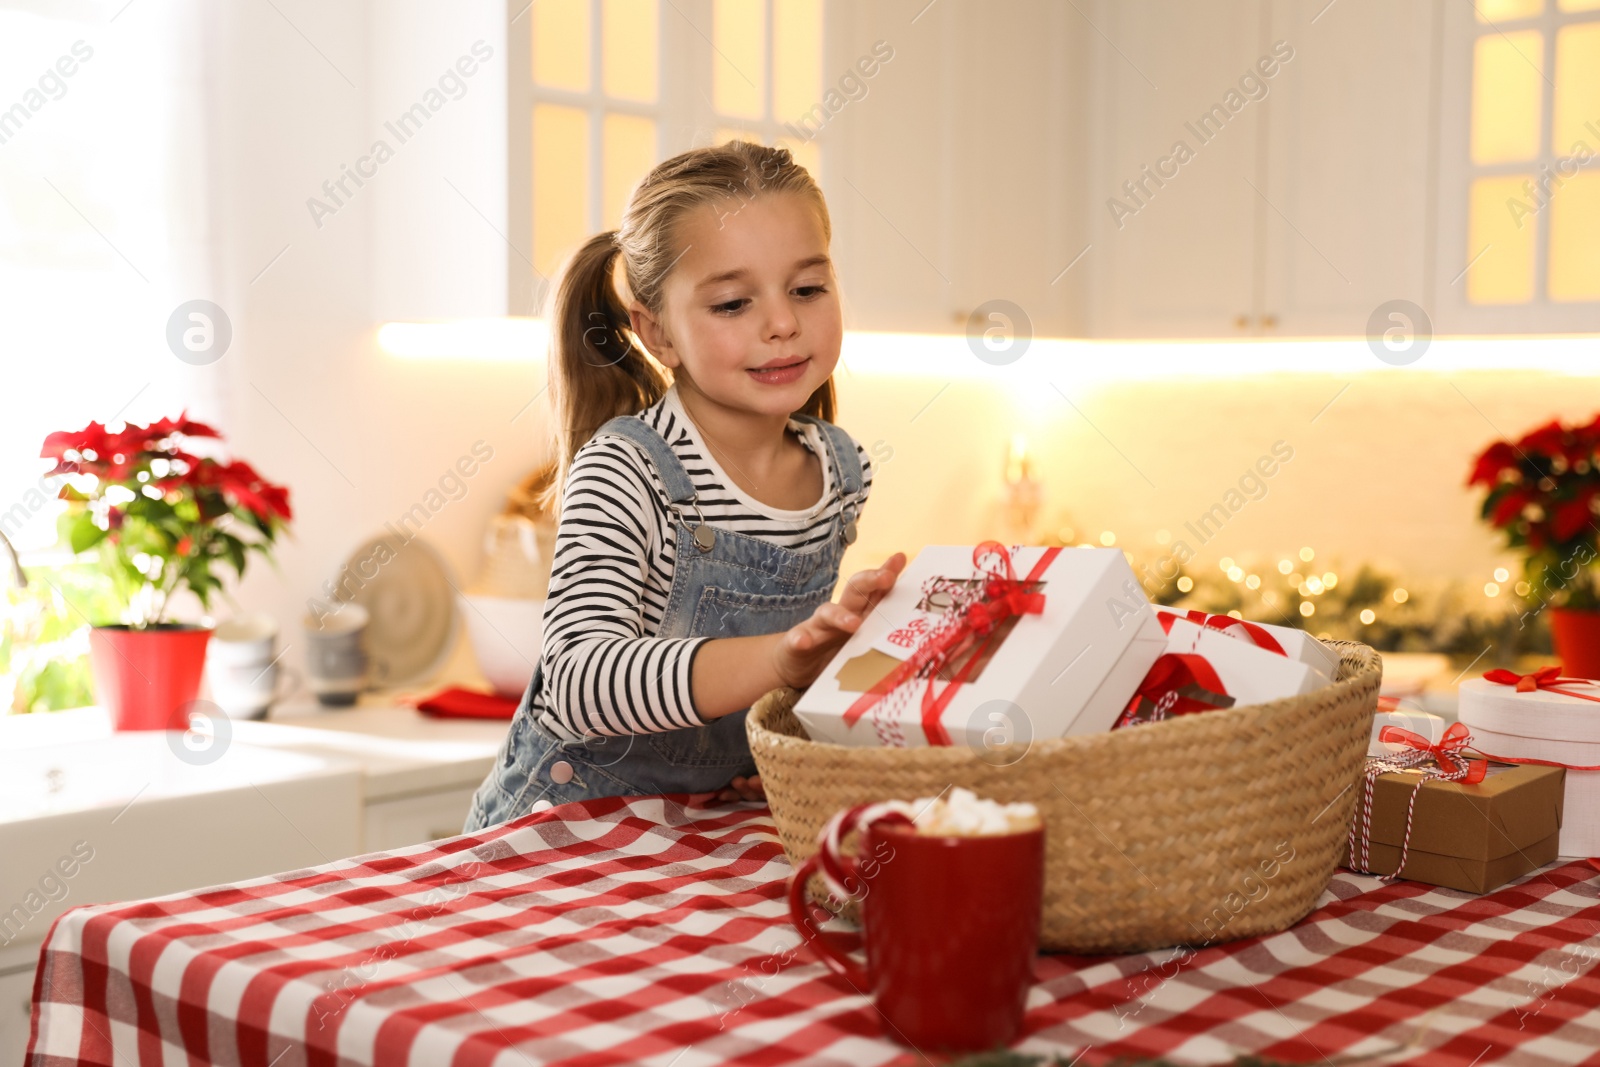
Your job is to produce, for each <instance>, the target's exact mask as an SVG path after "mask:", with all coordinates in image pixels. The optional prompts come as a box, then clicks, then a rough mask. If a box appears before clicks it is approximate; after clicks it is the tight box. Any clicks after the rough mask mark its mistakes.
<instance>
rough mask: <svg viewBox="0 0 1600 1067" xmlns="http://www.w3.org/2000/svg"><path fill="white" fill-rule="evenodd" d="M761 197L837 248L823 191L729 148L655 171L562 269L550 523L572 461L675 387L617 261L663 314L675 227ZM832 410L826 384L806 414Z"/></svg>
mask: <svg viewBox="0 0 1600 1067" xmlns="http://www.w3.org/2000/svg"><path fill="white" fill-rule="evenodd" d="M764 191H765V192H792V193H796V194H798V195H800V196H801V197H803V198H805V199H806V200H807V201H808V202H809V203H810V204H811V205H812V207H813V208H814V209H815V210H816V212H817V217H818V219H819V221H820V222H821V223H822V230H823V234H824V236H825V237H827V238H828V239H830V240H831V238H832V234H833V228H832V225H831V223H830V222H829V219H828V206H827V204H826V203H825V202H824V201H823V199H822V190H821V189H819V188H818V187H817V184H816V182H815V181H814V180H813V179H812V177H811V175H810V174H809V173H807V171H806V169H805V168H804V167H802V166H801V165H800V164H798V163H796V162H795V161H794V157H793V156H791V155H790V154H789V151H788V150H787V149H784V148H772V147H768V146H766V145H758V144H752V143H750V142H748V141H729V142H727V143H726V144H722V145H713V146H710V147H706V148H695V149H691V150H690V151H688V152H684V153H681V154H679V155H676V156H674V157H672V158H671V159H669V160H666V161H665V162H663V163H659V164H657V165H656V167H655V168H654V169H653V170H651V171H650V173H649V174H647V175H645V177H644V180H642V181H641V182H640V183H639V185H638V187H637V188H635V189H634V190H633V193H632V195H631V196H630V197H629V198H628V204H627V207H626V208H625V209H624V210H623V213H622V228H621V229H620V230H608V231H606V232H605V233H599V234H596V235H595V236H593V237H591V238H589V240H587V241H586V242H584V244H583V247H581V248H579V249H578V251H577V252H575V253H573V256H572V258H571V259H569V260H568V261H567V262H566V264H565V265H564V266H563V267H562V269H561V275H560V277H559V278H558V279H557V281H556V284H555V285H554V287H553V288H552V289H551V295H550V299H549V302H548V306H547V307H546V309H545V321H546V322H547V323H549V325H550V365H549V376H548V380H549V383H550V407H551V411H552V413H553V414H554V417H555V436H556V459H555V476H554V477H553V478H552V479H551V480H550V483H549V485H548V486H547V487H546V488H545V489H544V490H543V492H542V493H541V494H540V495H539V498H538V502H539V504H540V506H541V507H543V508H544V510H545V511H546V512H547V513H549V514H552V515H556V516H557V517H559V514H560V509H561V497H562V494H563V493H564V492H565V488H566V484H567V474H568V472H569V471H570V470H571V469H572V461H573V459H574V458H575V457H576V456H577V454H578V449H580V448H582V447H583V446H584V445H585V444H586V443H587V442H588V440H589V438H591V437H593V436H594V434H595V431H596V430H598V429H599V428H600V427H601V426H603V425H604V424H605V423H606V422H608V421H609V420H611V419H613V418H615V417H616V416H618V415H637V414H638V413H639V412H641V411H643V410H644V409H645V408H647V407H649V406H651V405H652V404H654V403H655V402H656V401H658V400H660V399H661V397H662V396H663V395H665V393H666V391H667V389H668V388H670V387H671V381H672V379H671V375H670V373H669V372H668V371H667V369H666V368H665V367H663V366H661V364H659V363H657V362H656V361H655V359H654V358H653V357H652V356H651V355H650V354H649V353H648V352H646V351H645V349H644V345H643V344H641V343H640V342H639V340H638V339H637V338H635V337H634V335H633V331H632V329H631V328H630V321H631V320H630V318H629V315H628V306H627V305H626V304H624V303H623V301H622V297H621V295H620V294H618V292H617V287H616V285H615V284H614V283H613V281H612V272H613V270H614V269H615V266H616V259H617V256H618V255H619V254H621V255H622V257H623V266H624V267H625V268H626V273H625V276H626V279H627V285H628V289H629V290H630V291H631V293H632V294H633V299H635V300H637V301H638V302H639V303H640V304H642V305H643V306H644V307H645V308H647V309H649V310H650V311H652V312H655V313H659V312H660V310H661V291H662V284H663V283H664V282H665V280H666V277H667V275H668V274H669V273H670V272H671V270H672V267H673V265H674V264H676V263H677V261H678V259H679V258H680V253H679V252H678V251H676V242H675V241H674V240H673V238H674V232H673V231H674V229H675V227H676V224H677V222H678V220H679V219H680V218H682V217H683V215H684V214H685V213H686V212H687V211H689V210H690V209H692V208H694V207H696V206H697V205H700V204H706V203H713V202H716V201H718V200H720V199H723V198H726V197H728V196H734V195H737V196H740V197H744V196H753V195H756V194H757V193H759V192H764ZM836 405H837V399H836V396H835V393H834V387H833V377H832V376H831V375H830V376H829V377H828V380H827V381H825V382H823V383H822V384H821V385H820V386H818V387H817V388H816V390H815V391H814V392H812V394H811V396H809V397H808V398H807V399H806V402H805V405H804V406H803V407H802V408H801V409H800V411H801V413H803V414H806V415H813V416H815V417H817V418H819V419H823V420H825V421H827V422H832V421H834V412H835V410H836Z"/></svg>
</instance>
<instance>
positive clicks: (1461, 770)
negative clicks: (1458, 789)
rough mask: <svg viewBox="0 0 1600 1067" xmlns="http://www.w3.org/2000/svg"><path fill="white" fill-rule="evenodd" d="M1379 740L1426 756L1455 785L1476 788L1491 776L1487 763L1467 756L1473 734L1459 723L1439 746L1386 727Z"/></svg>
mask: <svg viewBox="0 0 1600 1067" xmlns="http://www.w3.org/2000/svg"><path fill="white" fill-rule="evenodd" d="M1378 740H1379V741H1387V742H1388V743H1389V744H1391V745H1405V746H1406V747H1407V748H1414V749H1416V750H1417V751H1419V752H1425V753H1427V754H1428V755H1430V756H1432V757H1433V760H1434V762H1435V763H1437V764H1438V765H1439V767H1440V768H1441V769H1442V770H1443V771H1444V772H1445V774H1446V775H1447V776H1448V777H1449V778H1450V779H1451V780H1452V781H1458V782H1465V783H1467V784H1468V785H1476V784H1477V783H1479V782H1481V781H1483V776H1484V775H1486V774H1488V773H1489V761H1488V760H1486V759H1482V758H1477V759H1474V758H1472V757H1470V756H1467V755H1465V752H1466V748H1467V743H1468V742H1469V741H1471V740H1472V734H1471V732H1470V731H1469V730H1468V729H1467V728H1466V727H1465V726H1463V725H1462V724H1461V723H1459V722H1453V723H1451V724H1450V728H1449V729H1448V730H1446V731H1445V732H1444V736H1443V737H1441V738H1440V739H1439V743H1438V744H1437V745H1435V744H1432V743H1430V742H1429V741H1428V739H1427V738H1426V737H1423V736H1422V735H1421V734H1414V733H1412V732H1411V731H1410V730H1405V729H1402V728H1400V727H1398V726H1385V727H1384V728H1383V729H1382V730H1379V731H1378ZM1458 775H1459V777H1457V776H1458Z"/></svg>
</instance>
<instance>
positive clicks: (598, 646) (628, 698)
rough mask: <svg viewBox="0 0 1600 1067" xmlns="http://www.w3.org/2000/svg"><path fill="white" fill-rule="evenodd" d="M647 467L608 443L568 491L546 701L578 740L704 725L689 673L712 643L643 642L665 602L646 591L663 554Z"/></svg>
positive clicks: (548, 621) (548, 626) (555, 574)
mask: <svg viewBox="0 0 1600 1067" xmlns="http://www.w3.org/2000/svg"><path fill="white" fill-rule="evenodd" d="M648 469H649V468H648V461H646V460H645V459H644V457H643V456H642V455H640V454H639V452H638V451H637V450H636V449H635V448H634V446H633V445H632V444H631V443H628V442H625V441H622V440H620V439H618V438H612V437H601V438H596V439H594V440H592V441H590V442H589V443H587V444H585V445H584V446H583V448H581V449H579V450H578V454H577V455H576V456H575V457H574V459H573V464H572V468H571V470H570V472H569V474H568V477H567V482H566V487H565V489H564V490H563V492H562V504H561V522H560V525H559V526H558V527H557V530H556V542H555V554H554V559H553V561H552V565H551V574H550V602H549V604H547V605H546V609H545V633H544V647H543V658H544V672H545V682H544V691H545V701H546V702H547V703H548V705H549V707H550V709H551V711H552V713H553V714H554V716H555V717H556V718H557V719H558V720H560V721H561V723H562V724H564V725H565V726H566V727H567V728H568V729H569V730H570V731H571V732H572V733H573V734H574V735H576V736H581V737H596V736H617V735H623V734H641V733H656V732H660V731H664V730H677V729H681V728H683V727H686V726H703V725H705V720H704V719H703V718H701V717H700V716H699V715H698V714H696V712H695V707H694V701H693V698H692V696H691V692H690V684H689V665H690V662H691V660H692V659H693V658H694V653H695V650H696V649H697V648H698V647H699V646H701V645H703V644H705V643H707V642H708V641H710V638H705V637H690V638H659V637H650V636H646V627H647V617H646V616H647V613H648V615H649V616H650V617H652V618H654V619H657V620H658V619H659V618H660V616H661V612H662V611H663V610H664V609H665V602H664V598H663V597H662V595H661V594H660V593H659V592H652V591H651V590H650V589H649V585H648V578H649V575H650V569H651V561H652V559H653V558H654V556H655V555H656V554H657V553H659V552H660V550H661V541H660V533H659V531H658V529H657V520H656V516H657V515H658V514H659V508H660V502H659V499H658V498H657V495H656V490H655V488H654V487H653V485H652V483H651V481H650V476H649V474H648V473H647V472H648Z"/></svg>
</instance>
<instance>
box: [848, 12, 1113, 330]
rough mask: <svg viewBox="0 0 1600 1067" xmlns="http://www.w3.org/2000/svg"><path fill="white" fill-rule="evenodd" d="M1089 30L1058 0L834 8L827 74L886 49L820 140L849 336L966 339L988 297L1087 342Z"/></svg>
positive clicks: (1036, 326)
mask: <svg viewBox="0 0 1600 1067" xmlns="http://www.w3.org/2000/svg"><path fill="white" fill-rule="evenodd" d="M1091 33H1092V31H1091V30H1090V28H1089V27H1088V26H1087V25H1086V24H1085V23H1084V22H1083V21H1082V19H1081V18H1080V17H1079V16H1078V15H1077V14H1075V13H1074V12H1073V11H1072V9H1071V7H1070V6H1069V5H1066V4H1061V3H1058V2H1051V0H1013V2H1008V3H1006V4H983V5H980V4H932V5H929V4H927V3H926V0H916V2H914V3H893V4H890V3H880V4H856V3H842V2H836V3H832V4H830V5H829V7H828V31H827V38H828V40H827V58H826V60H825V68H824V71H825V74H826V75H828V76H829V78H830V81H831V80H837V78H838V77H839V75H840V74H841V73H843V72H847V71H849V70H850V69H851V67H852V65H853V64H854V63H855V62H856V60H857V59H858V58H859V57H861V56H863V55H866V54H868V53H869V52H871V51H872V48H873V45H874V44H875V43H876V42H880V41H881V42H883V43H884V44H885V45H887V46H888V47H890V48H892V49H893V51H894V54H893V58H892V59H891V60H889V61H888V62H887V63H884V64H882V65H881V67H880V69H879V70H878V72H877V73H876V74H875V75H874V76H873V77H872V78H871V79H870V80H867V81H866V82H865V87H866V94H865V95H864V96H862V97H861V98H860V99H858V100H854V101H852V102H851V103H850V104H849V105H848V106H846V107H845V108H844V109H843V110H841V111H840V112H839V114H838V115H837V116H836V117H835V118H833V119H832V120H831V122H830V123H829V125H828V127H827V128H826V129H825V130H824V132H823V135H822V138H821V143H822V145H823V180H822V184H823V189H824V192H825V193H826V195H827V199H828V207H829V212H830V214H831V215H832V219H833V227H834V238H833V252H834V257H835V261H836V263H837V266H838V270H839V275H840V278H841V280H842V285H843V293H844V296H845V301H846V305H845V306H846V325H847V326H849V327H851V328H853V329H862V330H889V331H906V332H920V333H928V332H939V333H949V332H959V331H960V330H962V329H964V328H965V325H966V323H967V320H968V316H969V315H971V313H972V312H973V310H974V309H975V308H977V307H978V306H979V305H981V304H983V303H985V302H987V301H990V300H1007V301H1010V302H1012V303H1014V304H1017V305H1018V306H1020V307H1021V308H1022V309H1023V310H1024V311H1025V313H1026V314H1027V316H1028V318H1029V320H1030V322H1031V325H1032V330H1033V332H1034V333H1035V334H1038V335H1054V336H1067V335H1074V334H1077V335H1081V333H1082V331H1083V302H1084V290H1083V287H1082V285H1081V284H1080V280H1079V279H1080V278H1081V275H1080V274H1078V273H1077V271H1078V270H1080V269H1081V268H1082V264H1079V265H1078V266H1077V267H1075V268H1074V271H1072V272H1066V273H1064V268H1066V267H1067V266H1068V265H1069V264H1071V263H1072V261H1073V259H1074V258H1075V257H1076V256H1077V255H1078V254H1079V252H1081V251H1082V250H1083V248H1084V246H1085V245H1087V244H1088V237H1087V225H1086V219H1085V218H1084V212H1083V209H1082V184H1083V178H1082V174H1083V171H1082V159H1081V158H1080V155H1079V146H1081V145H1082V143H1083V141H1084V137H1085V135H1086V131H1087V124H1088V116H1087V113H1086V110H1085V109H1084V107H1083V91H1084V89H1085V87H1086V84H1087V82H1086V75H1085V71H1084V65H1083V59H1084V56H1085V55H1086V50H1087V47H1088V44H1087V40H1086V37H1087V35H1089V34H1091Z"/></svg>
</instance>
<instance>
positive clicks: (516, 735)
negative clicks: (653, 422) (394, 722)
mask: <svg viewBox="0 0 1600 1067" xmlns="http://www.w3.org/2000/svg"><path fill="white" fill-rule="evenodd" d="M791 417H792V418H793V419H794V420H796V421H799V422H810V423H814V424H816V426H817V428H818V429H819V430H820V431H821V434H820V436H821V438H822V441H823V443H824V445H825V446H826V448H827V452H828V457H827V459H828V462H829V463H830V464H831V465H832V470H833V481H834V485H835V486H836V487H837V489H838V492H839V493H840V495H841V496H842V498H843V503H842V506H841V508H840V511H839V513H838V514H837V515H836V516H835V517H834V520H833V524H832V530H831V531H830V534H829V537H828V540H827V542H826V543H825V544H823V545H822V546H820V547H818V548H813V549H811V550H810V551H806V552H800V551H796V550H794V549H788V548H782V547H780V546H778V545H774V544H771V543H769V542H767V541H763V540H762V539H760V538H759V537H752V536H749V535H747V534H740V533H734V532H733V531H731V530H724V529H720V528H713V527H712V526H710V525H709V524H707V523H706V522H705V521H704V518H703V517H702V516H701V514H700V509H699V506H698V505H697V503H696V494H695V490H694V485H693V483H692V482H691V481H690V479H689V474H688V472H687V471H686V470H684V467H683V464H682V463H681V462H679V460H678V457H677V455H676V454H674V452H673V451H672V448H671V447H670V446H669V445H668V444H667V442H666V441H665V440H664V439H663V438H662V437H661V435H660V434H659V433H657V432H656V431H655V430H654V429H652V428H651V427H650V425H649V424H648V423H646V422H645V421H644V420H643V419H640V418H638V417H635V416H626V415H625V416H619V417H617V418H614V419H612V420H611V421H609V422H607V423H606V424H605V425H604V426H602V427H601V428H600V429H599V430H598V431H596V432H597V433H618V434H621V435H622V436H624V437H627V438H629V439H630V440H632V441H635V442H637V443H638V444H639V445H640V446H642V447H643V448H644V449H645V452H646V454H648V455H649V456H650V458H651V459H652V460H653V461H654V463H655V468H656V472H657V474H659V476H660V478H661V481H662V484H663V485H664V486H665V488H666V491H667V497H668V500H669V504H668V509H667V510H668V520H669V521H670V522H672V523H673V524H674V528H675V531H676V532H675V537H674V541H675V551H676V563H675V564H674V567H673V572H672V588H671V590H670V591H669V593H668V595H667V607H666V612H665V614H664V615H663V617H662V620H661V629H660V630H659V631H658V632H657V633H656V634H655V635H654V636H658V637H745V636H752V635H758V634H770V633H777V632H780V631H783V630H787V629H789V628H790V627H792V626H796V625H798V624H799V623H801V622H804V621H805V620H806V619H808V618H810V617H811V613H812V612H813V611H815V610H816V608H817V607H818V605H821V604H825V603H827V602H828V601H829V600H830V599H832V596H833V589H834V586H835V585H837V584H838V581H839V559H840V557H841V556H842V555H843V554H844V550H845V547H846V546H847V545H848V544H849V543H850V542H851V541H854V540H855V522H856V516H857V514H858V513H859V511H860V508H861V490H862V472H861V464H860V459H859V457H858V456H857V455H856V446H855V442H854V441H852V440H851V439H850V436H849V435H848V434H846V433H845V432H844V431H843V430H841V429H840V428H839V427H837V426H835V425H834V424H833V423H831V422H827V421H825V420H822V419H818V418H814V417H812V416H809V415H804V414H795V415H793V416H791ZM543 680H544V667H543V662H542V657H541V662H539V663H537V664H535V666H534V670H533V680H532V681H530V682H529V683H528V688H527V691H526V692H524V693H523V695H522V703H521V705H520V706H518V708H517V713H516V716H515V717H514V718H513V719H512V721H511V728H510V730H509V731H508V732H507V734H506V739H505V742H504V743H503V744H502V745H501V746H500V753H499V757H498V758H497V760H496V761H495V766H494V768H493V769H492V770H491V771H490V772H489V775H488V777H486V778H485V779H484V781H483V784H482V785H480V786H479V787H478V791H477V793H476V794H475V795H474V796H473V798H472V808H471V811H470V812H469V813H468V815H467V822H466V826H465V832H467V833H471V832H473V831H475V830H478V829H481V828H483V827H485V826H490V825H493V824H496V823H501V822H505V821H507V820H509V819H514V818H517V817H518V816H521V815H525V814H527V813H528V812H529V811H532V810H533V808H534V805H536V804H537V805H538V806H539V807H540V808H541V809H542V808H544V807H545V804H544V803H542V802H543V801H548V802H549V803H550V804H565V803H568V802H570V801H575V800H588V799H592V798H595V797H608V796H630V795H643V794H656V793H704V792H715V791H716V790H719V789H721V788H723V787H724V786H726V785H727V784H728V783H729V782H731V781H732V780H733V779H734V778H735V777H736V776H748V775H752V774H754V773H756V765H755V761H754V759H753V758H752V757H751V755H750V744H749V741H748V740H746V738H745V728H744V722H745V717H746V715H747V714H748V712H749V710H750V709H748V708H745V709H743V710H741V711H737V712H734V713H733V714H731V715H727V716H724V717H722V718H720V719H716V720H713V721H712V722H711V723H709V724H708V725H705V726H691V727H687V728H684V729H679V730H667V731H664V732H660V733H646V734H631V735H624V736H615V737H598V736H596V737H584V738H579V739H577V740H572V741H566V740H562V739H561V738H558V737H557V736H556V735H554V734H553V733H551V732H550V731H549V730H547V729H545V727H544V726H543V725H542V724H540V723H539V722H537V721H536V720H535V719H534V717H533V714H532V710H531V709H532V708H533V705H534V700H535V697H536V695H537V694H538V692H539V687H540V685H541V684H542V682H543Z"/></svg>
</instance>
